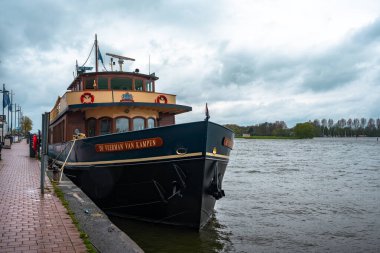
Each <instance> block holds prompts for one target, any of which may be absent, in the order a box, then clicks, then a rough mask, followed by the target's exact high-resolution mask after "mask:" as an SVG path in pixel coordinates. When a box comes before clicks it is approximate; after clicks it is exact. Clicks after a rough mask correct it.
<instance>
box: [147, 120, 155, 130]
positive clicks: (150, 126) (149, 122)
mask: <svg viewBox="0 0 380 253" xmlns="http://www.w3.org/2000/svg"><path fill="white" fill-rule="evenodd" d="M147 123H148V124H147V128H154V119H153V118H149V119H148V122H147Z"/></svg>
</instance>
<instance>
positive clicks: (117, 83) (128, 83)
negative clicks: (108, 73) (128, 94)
mask: <svg viewBox="0 0 380 253" xmlns="http://www.w3.org/2000/svg"><path fill="white" fill-rule="evenodd" d="M111 89H113V90H132V79H130V78H127V77H114V78H112V79H111Z"/></svg>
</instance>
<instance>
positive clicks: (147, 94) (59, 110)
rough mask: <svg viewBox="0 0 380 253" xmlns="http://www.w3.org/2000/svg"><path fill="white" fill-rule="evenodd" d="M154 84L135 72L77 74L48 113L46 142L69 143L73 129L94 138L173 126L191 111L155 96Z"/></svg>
mask: <svg viewBox="0 0 380 253" xmlns="http://www.w3.org/2000/svg"><path fill="white" fill-rule="evenodd" d="M157 80H158V77H156V76H155V75H154V74H151V75H146V74H141V73H139V72H138V70H137V69H136V71H135V72H93V73H82V74H79V75H78V76H77V77H76V78H75V79H74V80H73V82H72V83H71V84H70V85H69V87H68V89H67V92H66V93H65V94H64V95H63V96H62V97H58V99H57V101H56V104H55V106H54V108H53V109H52V111H51V112H50V127H49V130H50V131H49V132H50V134H49V142H50V143H51V144H53V143H58V142H65V141H69V140H71V139H72V138H73V134H74V132H75V130H76V129H78V130H79V132H81V133H84V134H85V135H86V136H87V137H93V136H99V135H105V134H111V133H122V132H129V131H137V130H142V129H147V128H153V127H159V126H167V125H173V124H175V115H176V114H179V113H183V112H188V111H191V107H188V106H183V105H177V104H176V96H175V95H172V94H165V93H157V92H156V89H155V88H156V87H155V82H156V81H157Z"/></svg>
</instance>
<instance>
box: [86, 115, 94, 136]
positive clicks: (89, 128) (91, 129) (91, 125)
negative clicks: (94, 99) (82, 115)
mask: <svg viewBox="0 0 380 253" xmlns="http://www.w3.org/2000/svg"><path fill="white" fill-rule="evenodd" d="M95 135H96V119H94V118H91V119H88V120H87V136H88V137H91V136H95Z"/></svg>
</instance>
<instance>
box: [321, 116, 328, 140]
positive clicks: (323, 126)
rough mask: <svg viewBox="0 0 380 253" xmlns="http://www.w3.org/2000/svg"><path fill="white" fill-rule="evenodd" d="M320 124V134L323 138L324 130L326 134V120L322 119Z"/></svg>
mask: <svg viewBox="0 0 380 253" xmlns="http://www.w3.org/2000/svg"><path fill="white" fill-rule="evenodd" d="M321 124H322V134H323V136H325V130H326V132H327V120H326V119H322V120H321Z"/></svg>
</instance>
